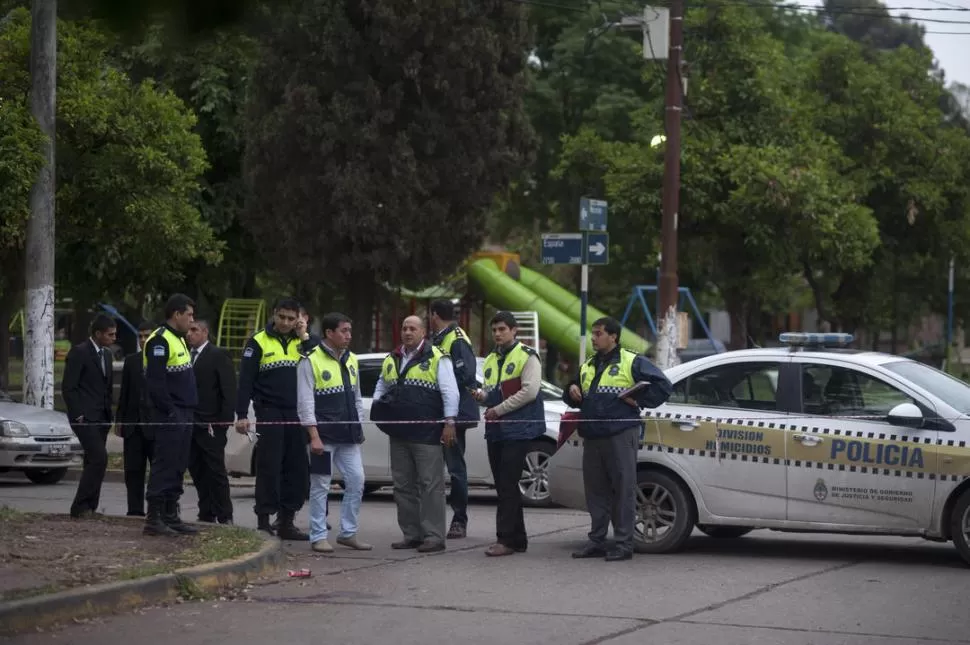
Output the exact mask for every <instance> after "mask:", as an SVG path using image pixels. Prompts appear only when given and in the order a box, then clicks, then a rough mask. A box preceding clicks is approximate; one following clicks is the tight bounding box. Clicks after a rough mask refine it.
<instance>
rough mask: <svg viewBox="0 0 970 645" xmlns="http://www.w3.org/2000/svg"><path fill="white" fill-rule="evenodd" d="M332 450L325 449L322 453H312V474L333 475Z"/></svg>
mask: <svg viewBox="0 0 970 645" xmlns="http://www.w3.org/2000/svg"><path fill="white" fill-rule="evenodd" d="M332 463H333V462H332V460H331V456H330V451H326V450H325V451H324V453H323V454H322V455H315V454H313V453H312V452H311V453H310V474H311V475H332V474H333V466H332Z"/></svg>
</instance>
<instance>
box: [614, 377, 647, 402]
mask: <svg viewBox="0 0 970 645" xmlns="http://www.w3.org/2000/svg"><path fill="white" fill-rule="evenodd" d="M650 385H651V383H650V381H639V382H638V383H634V384H633V385H631V386H630V387H628V388H627V389H625V390H623V391H622V392H620V393H619V394H617V395H616V398H618V399H625V398H628V397H636V395H637V394H639V393H640V392H642V391H643V390H645V389H646V388H648V387H650Z"/></svg>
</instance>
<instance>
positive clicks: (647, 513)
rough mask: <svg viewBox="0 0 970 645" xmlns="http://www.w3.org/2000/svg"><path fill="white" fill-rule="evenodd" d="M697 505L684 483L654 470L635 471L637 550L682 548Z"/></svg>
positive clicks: (675, 549)
mask: <svg viewBox="0 0 970 645" xmlns="http://www.w3.org/2000/svg"><path fill="white" fill-rule="evenodd" d="M696 521H697V508H696V507H695V506H694V499H693V497H691V495H690V492H689V491H688V490H687V487H686V486H685V485H684V484H683V483H681V482H680V481H678V480H676V479H674V478H673V477H671V476H669V475H667V474H665V473H662V472H659V471H655V470H641V471H640V472H638V473H637V511H636V523H635V525H634V536H633V539H634V545H635V548H636V550H637V552H639V553H673V552H674V551H678V550H680V549H681V548H683V546H684V543H685V542H686V541H687V538H689V537H690V534H691V531H693V530H694V523H695V522H696Z"/></svg>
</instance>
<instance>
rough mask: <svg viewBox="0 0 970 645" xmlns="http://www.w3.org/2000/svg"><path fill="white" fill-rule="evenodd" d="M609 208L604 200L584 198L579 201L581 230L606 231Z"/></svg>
mask: <svg viewBox="0 0 970 645" xmlns="http://www.w3.org/2000/svg"><path fill="white" fill-rule="evenodd" d="M608 211H609V206H608V205H607V203H606V202H604V201H603V200H602V199H590V198H589V197H583V198H581V199H580V200H579V230H581V231H605V230H606V219H607V213H608Z"/></svg>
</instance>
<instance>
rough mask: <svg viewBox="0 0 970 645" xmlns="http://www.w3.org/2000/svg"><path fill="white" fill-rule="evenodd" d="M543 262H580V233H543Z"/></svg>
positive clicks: (581, 260) (581, 257) (581, 236)
mask: <svg viewBox="0 0 970 645" xmlns="http://www.w3.org/2000/svg"><path fill="white" fill-rule="evenodd" d="M542 263H543V264H582V263H583V234H582V233H543V235H542Z"/></svg>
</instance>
